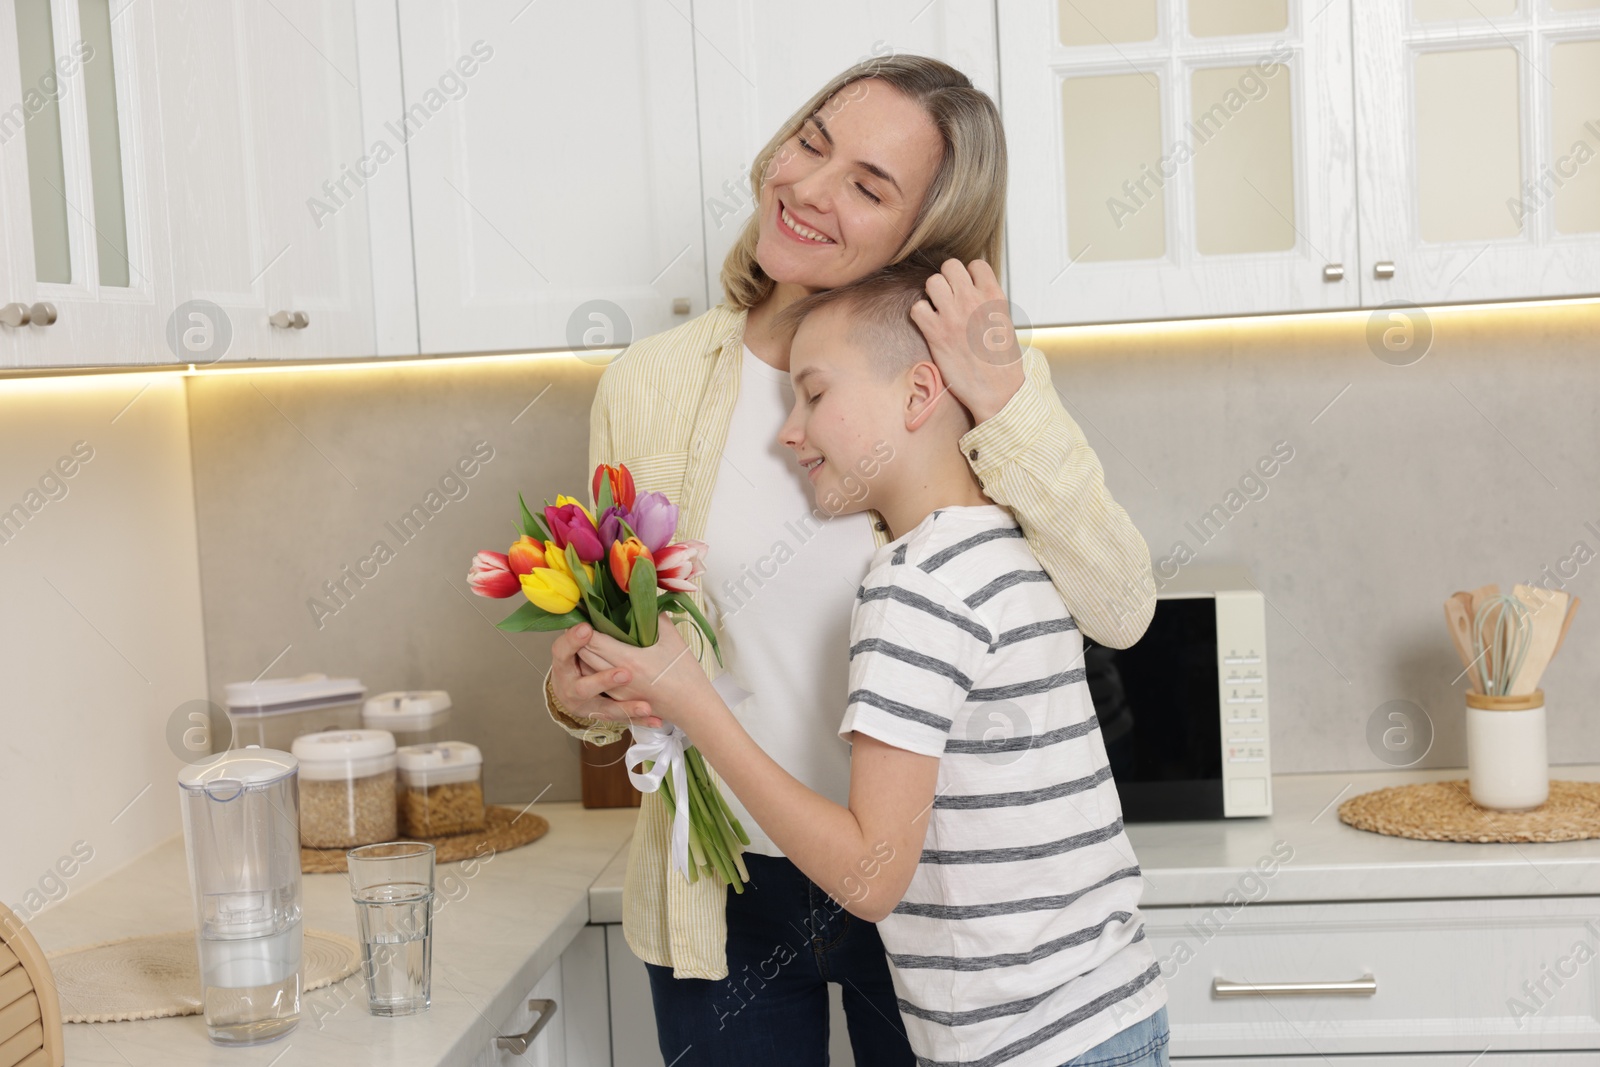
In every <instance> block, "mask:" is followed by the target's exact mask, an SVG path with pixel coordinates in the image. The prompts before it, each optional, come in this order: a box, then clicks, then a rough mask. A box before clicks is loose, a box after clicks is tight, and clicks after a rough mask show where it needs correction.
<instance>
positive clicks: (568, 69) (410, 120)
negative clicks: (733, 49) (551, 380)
mask: <svg viewBox="0 0 1600 1067" xmlns="http://www.w3.org/2000/svg"><path fill="white" fill-rule="evenodd" d="M697 17H698V16H697ZM693 38H694V31H693V29H692V28H691V26H690V23H689V16H688V13H687V11H685V10H683V9H682V8H680V7H679V6H675V5H673V4H669V3H662V2H660V0H629V2H617V3H610V4H603V5H602V4H571V3H559V4H549V3H544V4H539V3H529V2H528V0H497V2H493V3H489V2H477V3H471V4H468V3H455V2H434V0H428V2H422V0H401V3H400V42H401V49H402V72H403V81H404V89H403V92H404V100H403V116H404V117H403V118H402V113H400V112H396V113H392V114H391V116H390V118H391V120H392V122H391V125H392V131H393V133H392V140H394V141H395V142H397V143H402V142H403V145H404V150H405V152H406V153H407V156H408V158H409V161H410V176H411V225H412V230H413V233H414V235H415V262H416V285H417V316H418V325H419V333H420V343H421V349H422V351H423V352H426V353H443V352H462V351H504V350H518V349H538V348H557V349H559V348H579V347H612V346H620V345H622V344H624V343H625V342H627V341H628V340H631V339H632V338H635V337H642V336H645V335H647V334H651V333H655V332H658V331H660V330H663V329H666V328H668V327H670V326H673V325H676V324H677V323H680V322H684V321H687V319H688V318H689V317H690V316H692V315H695V314H698V313H699V312H701V311H703V310H705V307H706V302H705V301H706V292H705V281H704V265H705V257H704V249H703V239H702V235H701V232H700V219H699V213H698V210H697V199H698V198H697V196H696V191H697V188H698V186H697V173H698V151H697V137H696V128H695V114H694V106H693V101H694V97H695V85H694V66H693V55H694V41H693Z"/></svg>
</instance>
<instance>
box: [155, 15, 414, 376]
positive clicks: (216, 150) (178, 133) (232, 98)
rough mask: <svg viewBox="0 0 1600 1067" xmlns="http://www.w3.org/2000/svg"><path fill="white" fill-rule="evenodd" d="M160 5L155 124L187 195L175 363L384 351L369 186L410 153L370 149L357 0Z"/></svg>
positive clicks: (171, 347) (175, 267) (178, 267)
mask: <svg viewBox="0 0 1600 1067" xmlns="http://www.w3.org/2000/svg"><path fill="white" fill-rule="evenodd" d="M130 10H137V9H136V8H132V9H130ZM153 14H154V18H155V23H156V25H155V41H156V56H157V59H158V61H159V71H158V80H159V89H158V94H157V97H156V99H155V100H154V101H153V102H152V109H153V111H154V112H155V114H154V115H153V116H152V122H151V123H150V128H149V129H148V130H147V131H146V135H147V136H149V137H151V138H154V139H156V143H157V149H158V151H159V153H160V158H161V161H162V163H163V165H164V167H165V170H166V176H167V183H168V187H169V190H170V193H169V195H170V198H171V203H172V205H173V207H172V237H171V246H172V251H171V254H172V260H173V262H172V275H173V279H174V284H175V297H174V301H173V305H172V307H171V308H169V309H167V310H168V311H170V312H171V314H172V316H173V319H174V324H175V327H176V328H175V329H174V330H172V331H170V336H169V338H168V339H167V340H166V341H164V342H163V347H164V349H165V351H164V352H163V353H162V357H163V360H164V361H167V362H193V363H201V364H204V363H210V362H215V361H216V360H217V359H227V360H230V361H232V360H254V359H311V358H327V357H338V356H361V355H370V354H372V351H373V298H372V264H371V253H370V250H369V246H368V230H367V205H366V201H365V191H364V185H365V183H366V181H367V180H368V179H369V178H370V176H371V173H372V172H375V171H376V170H377V169H378V168H380V167H384V166H386V167H400V168H403V167H404V166H405V163H404V161H403V158H398V159H387V160H385V161H383V162H382V163H380V162H378V161H377V159H376V156H377V155H378V154H379V153H373V152H370V151H369V150H368V148H367V147H366V146H364V145H363V140H362V130H361V95H360V92H359V89H358V84H359V83H358V81H357V78H358V67H357V62H356V39H355V20H354V9H353V4H352V2H351V0H337V2H331V3H330V2H328V0H273V2H272V3H261V2H259V0H193V2H191V0H181V2H180V0H169V2H164V3H162V4H158V5H154V13H153ZM215 308H220V309H221V314H220V316H219V315H218V313H217V312H216V311H215V310H214V309H215ZM280 313H286V314H280ZM297 313H298V315H297ZM274 316H277V319H276V321H277V323H278V324H276V325H275V324H274ZM215 319H220V320H221V321H213V320H215ZM298 322H303V323H304V325H303V326H296V325H295V323H298Z"/></svg>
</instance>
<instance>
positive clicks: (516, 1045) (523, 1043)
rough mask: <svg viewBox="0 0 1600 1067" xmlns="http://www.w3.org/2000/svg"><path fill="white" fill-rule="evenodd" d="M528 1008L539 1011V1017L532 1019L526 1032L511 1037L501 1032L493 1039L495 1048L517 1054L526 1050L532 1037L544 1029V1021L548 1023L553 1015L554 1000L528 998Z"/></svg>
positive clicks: (554, 1011)
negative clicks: (531, 1023)
mask: <svg viewBox="0 0 1600 1067" xmlns="http://www.w3.org/2000/svg"><path fill="white" fill-rule="evenodd" d="M528 1010H529V1011H536V1012H538V1013H539V1017H538V1018H537V1019H535V1020H534V1021H533V1025H532V1026H530V1027H528V1032H527V1033H525V1034H516V1035H515V1036H512V1037H507V1036H506V1035H504V1034H502V1035H500V1036H499V1037H497V1038H495V1039H494V1047H495V1048H497V1049H500V1050H501V1051H503V1052H510V1053H513V1054H515V1055H518V1056H520V1055H522V1054H523V1053H524V1052H526V1051H528V1046H529V1045H530V1044H531V1043H532V1042H533V1039H534V1038H536V1037H538V1036H539V1031H540V1030H543V1029H544V1026H545V1023H548V1022H549V1021H550V1019H551V1018H552V1017H553V1016H554V1015H555V1013H556V1002H555V1001H553V1000H530V1001H528Z"/></svg>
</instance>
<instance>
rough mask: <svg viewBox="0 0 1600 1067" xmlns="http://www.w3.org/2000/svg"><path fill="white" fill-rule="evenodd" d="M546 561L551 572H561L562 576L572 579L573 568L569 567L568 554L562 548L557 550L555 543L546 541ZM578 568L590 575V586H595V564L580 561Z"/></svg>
mask: <svg viewBox="0 0 1600 1067" xmlns="http://www.w3.org/2000/svg"><path fill="white" fill-rule="evenodd" d="M544 561H545V565H546V566H548V567H549V568H550V569H551V570H553V571H560V572H561V573H562V574H565V575H566V576H567V577H568V578H571V577H572V568H571V567H569V566H567V553H566V550H565V549H562V548H557V547H556V543H555V542H554V541H546V542H545V543H544ZM578 566H580V567H582V568H583V573H584V574H586V575H588V577H589V584H590V585H593V584H594V564H593V563H585V562H583V560H581V559H580V560H579V561H578ZM574 580H575V579H574Z"/></svg>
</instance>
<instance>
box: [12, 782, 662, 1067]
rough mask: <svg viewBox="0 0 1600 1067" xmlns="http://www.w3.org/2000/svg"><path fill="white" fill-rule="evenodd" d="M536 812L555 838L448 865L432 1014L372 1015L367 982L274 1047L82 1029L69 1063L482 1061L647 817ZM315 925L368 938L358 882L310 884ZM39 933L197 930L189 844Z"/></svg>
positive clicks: (176, 1024)
mask: <svg viewBox="0 0 1600 1067" xmlns="http://www.w3.org/2000/svg"><path fill="white" fill-rule="evenodd" d="M529 810H531V811H533V812H536V813H538V814H539V815H542V816H544V818H546V819H547V820H549V822H550V831H549V833H547V834H545V836H544V837H542V838H540V839H539V840H537V841H535V842H533V843H531V844H529V845H525V846H523V847H521V848H515V849H510V850H508V851H505V852H501V853H498V854H495V855H494V856H493V857H492V859H490V861H489V862H487V863H483V862H481V861H480V862H479V864H478V865H477V866H476V869H475V870H473V871H471V873H469V872H468V870H467V869H466V867H465V865H464V864H461V863H449V864H440V865H439V868H438V870H437V871H436V872H435V879H434V881H435V890H436V892H437V894H438V896H439V898H440V905H439V907H438V908H437V910H436V913H435V915H434V927H433V937H434V945H433V989H432V998H433V1003H432V1006H431V1007H430V1008H429V1009H428V1011H426V1012H424V1013H423V1014H421V1015H415V1016H410V1017H407V1018H401V1019H380V1018H376V1017H374V1016H372V1015H369V1014H367V1010H366V992H365V988H364V987H363V986H361V985H360V984H359V979H358V980H357V981H356V983H353V991H354V997H353V999H352V997H351V996H350V995H349V994H348V993H343V994H342V993H341V992H340V991H339V990H338V987H337V985H336V986H334V987H330V988H327V989H321V990H318V991H316V992H312V993H307V994H304V995H303V997H302V999H301V1018H300V1025H299V1026H298V1027H296V1028H295V1029H294V1030H293V1031H292V1032H291V1033H289V1034H288V1035H287V1036H285V1037H283V1038H281V1039H279V1040H277V1041H273V1042H270V1043H268V1044H265V1045H258V1046H254V1047H250V1048H243V1049H236V1048H228V1049H225V1048H220V1047H218V1046H216V1045H213V1044H212V1043H211V1041H210V1040H209V1039H208V1038H207V1037H206V1031H205V1025H204V1023H203V1022H202V1020H201V1018H200V1016H198V1015H191V1016H186V1017H183V1018H178V1019H153V1020H149V1021H144V1022H130V1023H101V1024H96V1025H86V1024H74V1025H69V1026H67V1027H66V1052H67V1062H68V1063H70V1064H73V1065H74V1067H95V1065H101V1064H104V1065H108V1067H144V1065H146V1064H150V1065H160V1067H167V1065H170V1064H175V1063H181V1064H184V1065H185V1067H188V1065H203V1064H225V1065H229V1067H252V1065H260V1067H265V1065H267V1064H270V1063H273V1062H274V1061H276V1060H277V1059H278V1057H280V1056H284V1054H285V1052H286V1050H288V1049H291V1048H292V1049H293V1050H294V1051H293V1056H292V1058H286V1059H285V1060H284V1061H283V1064H284V1067H288V1065H289V1064H291V1063H307V1062H317V1063H338V1064H340V1067H360V1065H363V1064H373V1065H377V1064H384V1065H391V1064H393V1065H401V1067H405V1065H411V1064H415V1065H427V1067H434V1065H437V1064H463V1065H464V1064H467V1063H470V1062H471V1060H472V1059H473V1058H474V1057H475V1056H477V1055H478V1054H479V1053H480V1052H482V1051H483V1050H484V1049H485V1048H487V1047H489V1045H490V1043H491V1042H492V1041H493V1039H494V1036H495V1032H496V1028H495V1022H494V1020H502V1019H506V1018H509V1017H510V1015H511V1013H512V1011H513V1010H514V1009H515V1008H516V1007H517V1006H518V1005H519V1003H520V1001H519V998H520V996H521V995H522V994H523V993H525V992H526V991H527V990H528V989H530V988H531V987H532V986H533V984H534V982H535V981H537V980H538V978H539V976H540V975H542V974H543V973H544V972H545V971H547V970H548V969H549V968H550V967H551V965H553V964H554V963H555V962H556V960H557V959H559V958H560V956H561V953H562V952H563V951H565V950H566V948H567V946H568V945H569V944H570V943H571V941H572V939H573V938H574V937H575V936H576V935H577V933H578V931H579V930H580V929H582V928H583V926H584V924H585V923H587V922H588V921H589V902H588V890H589V886H590V884H591V883H593V882H594V880H595V877H596V876H597V875H598V874H599V873H600V872H601V871H602V870H603V869H604V868H605V867H606V864H607V863H609V862H610V861H611V859H612V858H613V856H614V855H615V854H616V853H617V851H618V849H619V848H621V847H622V846H623V845H624V844H625V843H626V841H627V840H628V838H629V836H630V835H631V834H632V832H633V825H634V820H635V818H636V817H637V815H638V809H636V808H613V809H603V810H593V811H588V810H585V809H584V808H583V807H582V806H581V805H580V804H578V803H576V802H571V803H559V804H536V805H533V806H532V807H531V808H530V809H529ZM304 915H305V925H306V927H307V928H308V929H316V930H328V931H332V932H334V933H339V934H344V935H346V936H348V937H352V938H353V937H355V936H356V929H355V926H356V923H355V910H354V907H353V906H352V904H351V902H350V884H349V882H348V880H347V879H346V877H345V876H344V875H342V874H308V875H306V876H305V880H304ZM29 927H30V929H32V931H33V933H34V936H36V937H37V938H38V939H39V942H40V944H41V945H42V946H43V947H44V950H45V952H46V953H51V952H57V951H60V950H62V949H66V948H75V947H80V946H83V945H89V944H93V943H96V942H100V941H110V940H113V939H116V938H122V937H133V936H137V935H140V934H153V933H161V932H166V931H171V930H193V929H194V911H193V905H192V903H191V898H190V895H189V877H188V871H187V869H186V866H185V860H184V854H183V839H182V837H181V836H177V837H173V838H172V839H170V840H169V841H167V842H165V843H164V844H162V845H160V846H159V847H157V848H155V849H153V850H152V851H150V852H148V853H146V854H145V855H144V856H142V857H140V858H139V859H137V860H135V861H134V862H133V863H131V864H129V865H128V866H126V867H124V868H122V869H121V870H119V871H117V872H116V873H115V874H112V875H111V876H110V877H108V878H106V879H104V880H103V881H100V882H98V883H96V884H94V885H92V886H90V887H89V888H87V889H85V890H83V891H82V892H74V893H73V894H72V895H71V896H70V897H68V898H67V899H66V900H64V901H62V902H61V904H59V905H58V906H56V907H55V908H52V909H50V910H49V911H47V912H45V913H43V914H42V915H39V916H37V917H36V918H35V919H34V920H33V921H32V922H31V923H30V924H29Z"/></svg>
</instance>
